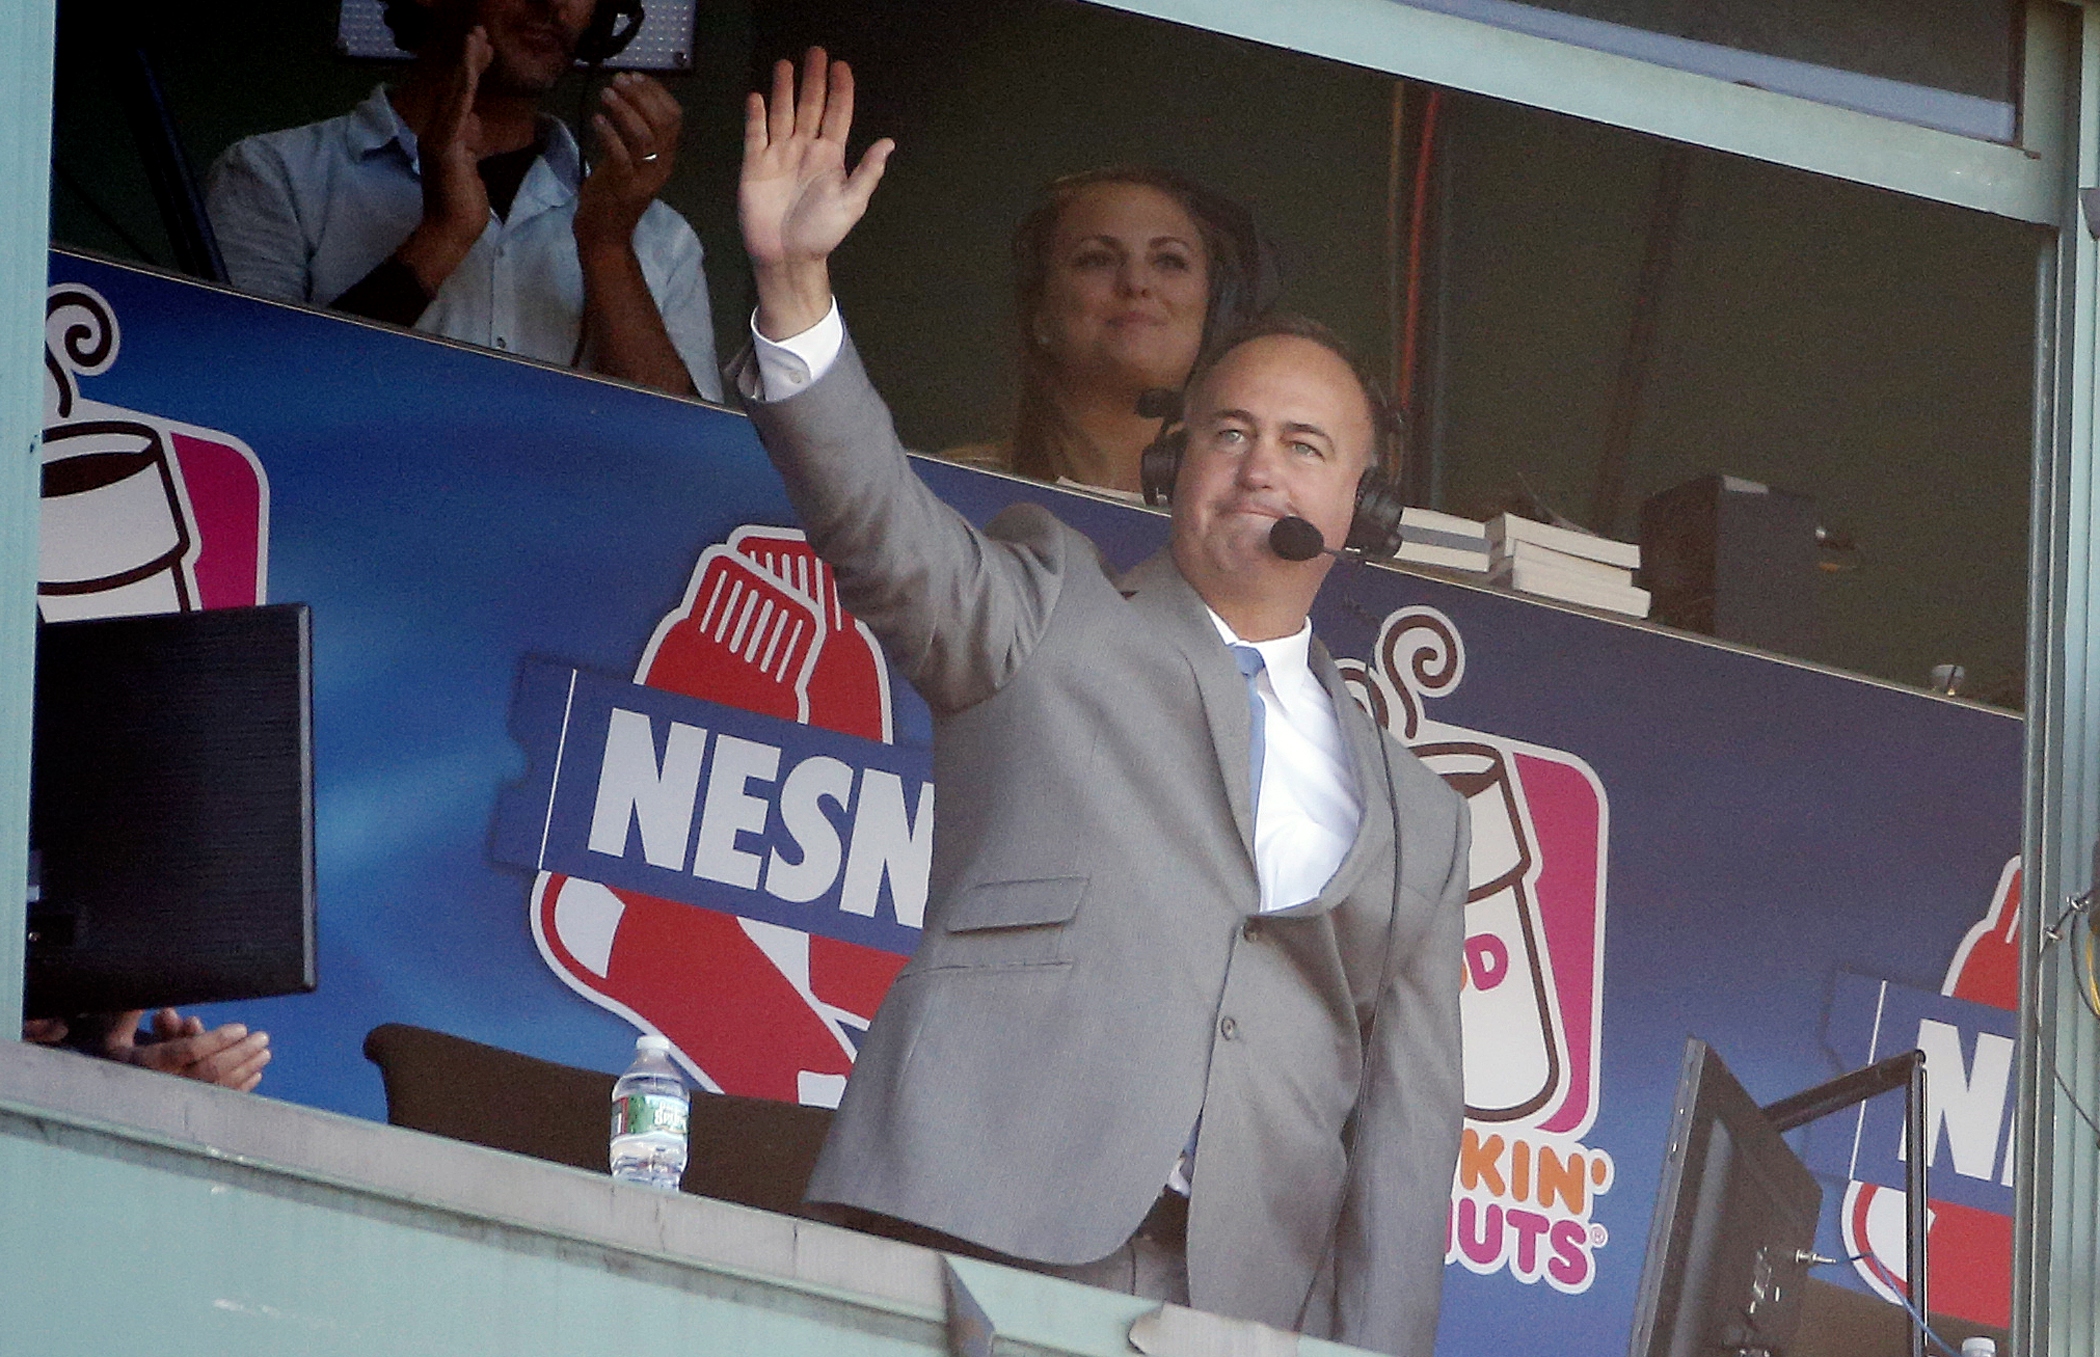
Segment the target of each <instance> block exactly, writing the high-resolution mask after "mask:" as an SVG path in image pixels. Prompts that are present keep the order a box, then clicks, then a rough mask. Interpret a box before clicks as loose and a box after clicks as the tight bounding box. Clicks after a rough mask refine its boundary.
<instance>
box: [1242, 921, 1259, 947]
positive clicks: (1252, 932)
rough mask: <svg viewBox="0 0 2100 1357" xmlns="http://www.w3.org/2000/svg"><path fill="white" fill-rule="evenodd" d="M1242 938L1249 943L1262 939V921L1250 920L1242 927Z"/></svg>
mask: <svg viewBox="0 0 2100 1357" xmlns="http://www.w3.org/2000/svg"><path fill="white" fill-rule="evenodd" d="M1240 936H1241V937H1243V938H1245V939H1246V940H1247V941H1249V942H1253V941H1255V940H1256V939H1258V938H1260V937H1261V920H1259V919H1249V920H1247V922H1246V923H1244V924H1242V925H1241V926H1240Z"/></svg>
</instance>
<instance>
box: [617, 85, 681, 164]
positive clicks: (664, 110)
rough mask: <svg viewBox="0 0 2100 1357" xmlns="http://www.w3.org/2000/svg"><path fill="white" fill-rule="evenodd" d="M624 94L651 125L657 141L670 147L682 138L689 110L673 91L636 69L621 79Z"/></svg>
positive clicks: (621, 89) (650, 128) (635, 109)
mask: <svg viewBox="0 0 2100 1357" xmlns="http://www.w3.org/2000/svg"><path fill="white" fill-rule="evenodd" d="M619 85H620V94H621V96H622V97H623V98H625V99H626V100H627V102H628V103H630V104H632V105H633V106H634V111H635V112H637V113H639V114H641V115H642V118H643V120H644V121H645V122H647V123H648V124H649V130H650V131H652V132H654V133H655V134H656V136H657V144H658V145H659V146H663V147H666V148H668V147H670V146H673V145H675V144H676V143H677V141H678V129H679V128H680V127H681V126H683V125H684V123H685V110H684V109H683V108H680V107H679V106H678V101H677V100H676V99H673V98H672V97H671V91H669V90H667V89H665V88H664V87H663V86H662V85H661V84H659V83H657V82H656V81H654V80H651V79H650V78H649V77H648V76H646V75H641V74H638V73H636V72H633V71H629V72H627V73H626V74H625V75H623V76H621V78H620V82H619Z"/></svg>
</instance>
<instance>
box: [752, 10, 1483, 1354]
mask: <svg viewBox="0 0 2100 1357" xmlns="http://www.w3.org/2000/svg"><path fill="white" fill-rule="evenodd" d="M851 118H852V84H851V74H850V72H849V71H847V69H846V68H845V66H844V64H843V63H839V64H835V65H830V66H828V67H827V64H826V62H825V59H824V56H823V54H822V53H821V52H812V53H811V56H810V60H809V62H808V63H807V65H806V68H805V70H804V73H803V78H802V87H801V90H800V92H799V98H798V95H797V91H796V89H795V76H794V71H793V69H792V68H791V67H790V66H789V65H788V63H785V62H783V63H781V64H780V66H779V67H778V68H777V69H776V71H775V75H774V85H773V95H772V99H771V101H770V104H769V102H768V101H767V100H766V99H764V98H762V97H761V96H759V95H756V94H754V95H752V96H751V102H750V106H749V109H748V111H747V126H746V136H745V154H744V169H743V179H742V186H741V201H740V207H741V213H742V221H743V230H744V237H745V244H746V247H747V248H748V250H749V252H750V256H751V259H752V262H753V265H754V268H755V270H756V274H757V280H758V297H759V301H758V309H757V312H756V314H755V315H754V317H753V322H752V326H753V332H754V341H753V342H754V352H753V355H752V357H751V359H750V360H748V361H747V362H745V363H744V364H743V365H742V369H741V371H740V373H739V374H738V377H739V384H740V386H741V387H742V388H743V390H744V393H745V395H746V398H747V401H748V403H749V405H750V409H751V413H752V418H753V419H754V420H755V421H756V423H757V425H758V429H759V432H760V434H761V436H762V437H763V438H764V440H765V444H766V447H767V448H768V450H769V451H770V453H771V455H772V457H773V460H774V462H775V464H776V466H778V468H779V470H780V473H781V475H782V477H783V478H784V479H785V480H786V483H787V488H788V493H789V496H790V498H791V499H792V500H793V502H794V504H795V507H796V510H797V512H798V513H799V514H800V516H801V519H802V524H803V527H804V528H805V529H806V530H807V532H808V534H809V539H810V541H811V543H812V544H813V545H814V547H815V548H816V550H817V551H818V553H819V554H821V555H822V556H823V557H824V558H825V559H826V560H828V561H830V562H831V563H832V564H833V566H834V567H835V568H836V570H837V573H838V580H839V588H840V592H841V595H842V597H843V599H844V600H845V602H846V604H847V605H848V606H849V607H850V608H851V609H852V610H853V612H854V613H855V614H856V615H858V616H859V617H860V618H861V619H862V620H863V621H865V622H866V623H867V624H868V625H869V626H870V627H871V628H872V629H873V630H874V632H875V634H876V635H877V636H878V637H880V638H881V640H882V642H883V645H884V647H885V649H886V650H887V652H888V654H889V656H890V658H891V661H892V662H893V663H894V664H895V665H896V666H897V667H898V668H899V669H900V670H901V671H902V672H903V673H904V674H905V675H906V676H907V677H908V678H909V679H910V681H911V683H912V684H913V686H914V687H916V688H917V689H918V691H919V692H920V693H921V695H923V696H924V697H925V699H926V701H927V704H928V705H929V706H930V707H931V709H932V711H933V717H934V776H935V782H936V785H938V786H939V788H940V821H939V829H938V831H937V833H936V836H935V840H934V853H933V869H932V879H931V885H930V891H929V894H928V901H927V908H926V915H925V934H924V937H923V939H922V941H921V942H920V945H919V948H918V951H917V952H916V953H915V954H914V955H913V957H912V959H911V962H910V964H908V965H907V966H906V967H905V968H904V970H903V971H902V972H901V973H900V974H899V975H898V977H897V981H896V984H895V986H894V987H893V988H892V989H891V990H890V992H889V995H888V997H887V998H886V999H885V1000H884V1002H883V1006H882V1009H881V1012H880V1013H879V1014H878V1015H877V1017H876V1019H875V1023H874V1026H873V1028H872V1029H871V1030H870V1032H869V1033H868V1037H867V1040H866V1042H865V1044H864V1045H863V1047H862V1049H861V1052H860V1058H859V1061H858V1063H857V1065H856V1066H855V1069H854V1074H853V1078H852V1080H851V1082H850V1083H849V1084H848V1086H847V1089H846V1094H845V1100H844V1102H843V1103H842V1104H841V1106H840V1108H839V1112H838V1117H837V1120H836V1121H835V1123H834V1125H833V1130H832V1133H831V1138H830V1140H829V1141H828V1143H827V1144H826V1146H825V1149H824V1154H823V1157H822V1159H821V1160H820V1161H819V1163H818V1165H817V1169H816V1172H815V1174H814V1176H813V1177H812V1179H811V1181H810V1188H809V1195H810V1198H811V1199H812V1200H813V1201H820V1202H827V1203H834V1204H838V1205H841V1206H844V1207H846V1208H850V1209H851V1210H853V1211H857V1212H860V1213H872V1214H873V1215H875V1216H879V1217H883V1218H887V1219H889V1220H893V1221H901V1222H908V1223H910V1225H911V1226H912V1227H913V1228H915V1229H917V1230H919V1231H920V1232H922V1235H923V1237H926V1238H928V1239H931V1240H933V1241H935V1242H948V1243H950V1244H951V1245H952V1246H956V1247H969V1248H971V1249H973V1250H975V1251H980V1252H990V1253H992V1254H995V1255H998V1256H1004V1257H1008V1258H1011V1259H1014V1260H1017V1261H1020V1262H1022V1263H1023V1264H1024V1265H1027V1266H1033V1267H1037V1268H1039V1269H1042V1270H1046V1271H1052V1272H1058V1273H1061V1274H1063V1275H1067V1276H1076V1277H1079V1278H1081V1279H1083V1280H1088V1281H1092V1282H1095V1283H1097V1284H1104V1285H1112V1286H1120V1287H1122V1288H1124V1289H1128V1290H1133V1291H1137V1292H1139V1293H1142V1294H1147V1295H1154V1296H1157V1297H1160V1298H1163V1299H1181V1300H1188V1301H1192V1302H1193V1303H1194V1304H1195V1305H1197V1306H1199V1307H1201V1308H1203V1309H1207V1310H1212V1311H1217V1312H1221V1313H1224V1314H1229V1315H1238V1316H1243V1317H1247V1318H1252V1319H1257V1320H1262V1321H1265V1322H1267V1323H1270V1324H1273V1325H1277V1326H1279V1327H1297V1328H1302V1329H1304V1330H1306V1331H1308V1332H1313V1333H1318V1334H1328V1335H1332V1336H1334V1337H1337V1338H1339V1339H1341V1340H1343V1341H1345V1342H1351V1343H1356V1344H1359V1345H1362V1346H1366V1347H1374V1348H1379V1349H1383V1350H1385V1351H1389V1352H1394V1353H1407V1354H1421V1355H1422V1357H1427V1354H1428V1353H1429V1352H1430V1349H1431V1347H1432V1346H1433V1343H1434V1340H1435V1333H1436V1318H1437V1306H1438V1299H1439V1295H1440V1290H1441V1283H1442V1275H1443V1254H1444V1247H1445V1228H1446V1212H1447V1209H1448V1203H1449V1198H1450V1185H1451V1175H1452V1169H1453V1165H1454V1161H1455V1159H1456V1156H1457V1151H1458V1133H1459V1123H1460V1117H1461V1112H1462V1104H1463V1096H1462V1089H1461V1085H1460V1060H1459V1032H1458V992H1459V983H1460V974H1461V960H1460V947H1461V942H1462V932H1463V913H1464V901H1465V893H1466V884H1467V853H1468V832H1467V822H1466V817H1465V811H1464V807H1463V805H1462V803H1461V802H1460V800H1459V798H1458V797H1457V796H1456V795H1455V794H1454V793H1453V792H1451V791H1450V790H1449V789H1448V788H1446V787H1445V786H1444V785H1443V783H1442V782H1441V781H1439V780H1438V779H1437V778H1436V777H1435V776H1434V775H1433V774H1431V773H1430V772H1429V771H1428V770H1427V769H1425V768H1424V767H1423V766H1422V765H1421V764H1420V763H1419V762H1417V761H1416V760H1415V759H1414V757H1413V756H1412V755H1410V754H1409V753H1408V752H1407V751H1406V750H1405V749H1404V748H1402V747H1401V746H1400V745H1399V744H1398V743H1397V742H1395V741H1393V740H1392V739H1390V738H1389V737H1388V736H1386V735H1385V734H1384V733H1383V732H1381V731H1379V730H1378V729H1377V728H1376V727H1374V726H1373V725H1372V723H1371V722H1370V720H1369V719H1368V718H1367V717H1366V716H1365V715H1364V713H1363V712H1362V711H1361V710H1359V709H1358V708H1357V706H1356V705H1355V703H1354V702H1353V701H1352V700H1351V699H1350V697H1349V695H1348V692H1347V690H1346V689H1345V688H1344V687H1343V685H1342V680H1341V676H1340V674H1339V673H1338V672H1337V671H1336V669H1335V666H1334V664H1333V662H1332V661H1331V660H1330V659H1329V657H1328V655H1327V653H1326V651H1325V649H1324V648H1323V647H1322V646H1321V645H1320V643H1319V642H1318V641H1316V640H1313V639H1312V635H1311V627H1310V624H1309V622H1308V621H1307V612H1308V609H1309V608H1310V607H1311V604H1312V601H1313V598H1314V595H1315V594H1316V593H1317V592H1318V590H1319V587H1320V584H1321V581H1322V580H1323V579H1324V578H1325V576H1326V573H1327V571H1328V568H1329V567H1330V565H1331V564H1332V558H1331V557H1328V556H1324V555H1323V556H1317V557H1315V558H1314V559H1312V560H1310V561H1295V562H1294V561H1286V560H1284V559H1282V558H1281V557H1279V556H1278V555H1277V554H1276V553H1275V552H1274V550H1272V549H1271V547H1270V545H1269V532H1270V529H1271V528H1272V527H1273V526H1274V524H1275V522H1276V521H1277V519H1278V518H1279V517H1281V516H1284V515H1287V514H1295V515H1298V516H1301V517H1303V518H1305V519H1308V520H1310V521H1311V522H1312V523H1313V524H1314V525H1315V526H1316V527H1318V528H1319V530H1320V532H1321V534H1322V535H1323V537H1324V538H1325V539H1326V540H1328V541H1339V540H1342V538H1343V537H1344V535H1345V534H1346V532H1347V529H1348V525H1349V521H1350V517H1351V514H1352V511H1353V506H1354V498H1355V493H1356V487H1357V483H1358V480H1359V479H1360V477H1361V476H1362V475H1363V473H1364V471H1365V470H1366V468H1367V467H1368V466H1369V464H1370V463H1371V460H1372V458H1373V456H1374V452H1375V449H1376V447H1377V444H1378V441H1379V435H1378V430H1377V428H1376V411H1377V402H1376V400H1375V398H1374V397H1373V396H1372V395H1371V393H1370V390H1369V387H1368V384H1367V383H1366V382H1365V381H1364V380H1363V379H1362V378H1361V377H1360V375H1359V374H1358V373H1357V371H1356V370H1355V369H1354V368H1353V367H1352V366H1351V364H1350V362H1349V361H1348V360H1347V359H1346V358H1345V357H1344V356H1343V355H1342V354H1341V353H1340V352H1339V350H1338V348H1337V347H1336V346H1335V345H1334V344H1333V342H1332V341H1331V339H1328V338H1326V337H1324V332H1322V331H1318V330H1317V329H1314V328H1307V327H1303V326H1297V327H1292V326H1285V327H1282V328H1281V329H1280V330H1274V331H1271V332H1265V333H1257V334H1256V335H1255V337H1253V338H1249V339H1246V340H1245V341H1244V342H1241V343H1238V344H1237V345H1234V346H1232V347H1230V348H1228V349H1226V350H1225V351H1223V352H1222V353H1221V354H1220V355H1218V356H1216V357H1215V358H1214V359H1213V360H1212V361H1211V362H1210V363H1209V364H1208V365H1207V366H1201V367H1199V369H1198V372H1197V374H1196V375H1195V376H1194V377H1193V378H1192V379H1191V382H1190V386H1189V390H1188V393H1187V416H1186V432H1187V445H1186V451H1185V453H1184V455H1183V458H1182V463H1181V467H1180V470H1179V476H1178V479H1177V481H1176V483H1175V487H1174V495H1173V505H1174V517H1173V528H1172V538H1171V545H1170V547H1169V549H1168V550H1167V551H1166V552H1164V553H1162V554H1160V555H1158V556H1155V557H1153V558H1152V559H1151V560H1148V561H1146V562H1145V563H1143V564H1142V565H1139V566H1138V567H1137V568H1136V569H1135V570H1133V571H1131V572H1130V573H1129V574H1127V575H1123V576H1120V577H1118V576H1117V575H1115V574H1113V573H1112V572H1111V571H1110V570H1109V569H1108V567H1107V566H1106V565H1105V564H1104V563H1103V561H1102V560H1101V557H1100V555H1099V554H1098V553H1097V552H1096V550H1095V549H1094V546H1093V544H1092V543H1091V542H1089V541H1088V540H1087V539H1086V538H1085V537H1083V536H1081V535H1080V534H1078V533H1077V532H1075V531H1073V530H1072V529H1070V528H1068V527H1066V526H1064V525H1063V524H1062V523H1060V522H1058V521H1057V520H1056V519H1055V518H1054V517H1052V516H1051V515H1050V514H1049V513H1048V512H1046V511H1045V510H1043V509H1042V508H1040V507H1039V506H1033V505H1022V506H1016V507H1015V508H1013V509H1010V510H1008V511H1007V512H1006V513H1003V514H1001V515H1000V516H999V517H998V518H997V519H996V520H994V521H993V523H992V524H991V526H990V528H989V529H987V530H985V531H982V532H980V531H978V530H977V529H975V528H973V527H971V526H970V525H969V524H967V523H966V522H965V521H964V520H963V519H962V518H961V517H960V516H958V515H957V514H955V513H954V512H953V511H952V510H950V509H949V508H948V507H947V506H946V505H945V504H943V503H942V502H941V501H939V500H938V499H936V498H935V497H934V496H933V494H932V493H931V492H930V491H928V490H927V488H926V487H925V485H924V484H923V483H922V482H921V481H920V480H919V479H918V477H917V476H916V475H915V474H913V472H912V470H911V468H910V465H909V463H908V462H907V461H906V459H905V456H904V453H903V449H902V448H901V447H900V446H899V445H898V442H897V438H896V434H895V432H894V431H893V430H892V428H891V425H890V420H889V415H888V412H887V411H886V410H885V409H884V408H883V405H882V403H881V401H880V399H879V398H878V397H877V396H876V395H875V393H874V391H873V389H872V388H871V387H870V386H869V384H868V381H867V378H866V375H865V373H864V372H863V370H862V368H861V365H860V362H859V359H858V358H857V356H856V355H855V353H854V351H853V348H852V345H851V343H850V342H848V341H847V340H846V338H845V336H844V331H843V328H842V326H841V323H840V321H839V318H838V311H837V308H836V306H835V304H834V303H833V301H832V296H831V286H830V277H829V272H828V267H827V262H826V261H827V259H828V256H829V254H830V252H831V251H832V249H834V248H835V247H836V246H837V245H838V244H839V242H840V241H842V240H843V239H844V238H845V236H846V234H847V232H848V231H850V230H851V228H852V227H853V225H854V223H856V222H857V221H858V220H859V219H860V216H861V214H862V213H863V211H864V210H865V209H866V206H867V203H868V199H869V195H870V194H871V193H872V192H873V191H874V188H875V184H876V181H877V180H878V179H879V178H880V177H881V173H882V168H883V165H884V163H885V162H886V160H887V158H888V155H889V152H890V149H891V148H890V144H889V143H888V142H886V141H884V142H878V143H876V144H875V145H874V146H873V147H871V148H870V149H869V151H868V153H867V155H866V156H865V157H864V158H863V159H862V161H861V163H860V165H859V166H858V167H857V168H856V169H855V170H854V171H853V172H852V173H851V174H850V175H849V174H848V173H847V172H846V167H845V155H844V150H845V140H846V134H847V131H848V128H849V127H850V124H851ZM861 1218H862V1219H865V1218H866V1215H865V1214H864V1215H863V1216H862V1217H861Z"/></svg>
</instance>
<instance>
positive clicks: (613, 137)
mask: <svg viewBox="0 0 2100 1357" xmlns="http://www.w3.org/2000/svg"><path fill="white" fill-rule="evenodd" d="M591 131H593V132H595V133H596V134H597V136H598V159H599V168H600V169H601V170H602V169H604V168H606V167H608V166H610V167H611V168H612V169H613V170H614V171H615V172H616V173H619V174H628V173H631V172H632V171H633V169H634V156H633V154H632V153H631V152H630V151H629V150H628V149H627V143H626V142H625V141H624V140H622V139H621V136H620V132H619V129H618V128H616V127H615V126H614V125H613V122H612V119H610V118H608V117H606V116H605V115H604V114H603V113H593V114H592V115H591Z"/></svg>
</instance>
